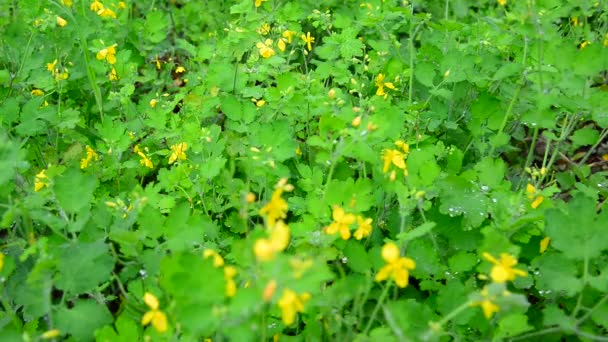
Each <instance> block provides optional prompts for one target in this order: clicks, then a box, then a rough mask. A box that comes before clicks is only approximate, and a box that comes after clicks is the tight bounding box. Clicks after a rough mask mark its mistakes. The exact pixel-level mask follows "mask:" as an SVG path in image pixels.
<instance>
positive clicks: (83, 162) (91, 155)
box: [80, 145, 99, 169]
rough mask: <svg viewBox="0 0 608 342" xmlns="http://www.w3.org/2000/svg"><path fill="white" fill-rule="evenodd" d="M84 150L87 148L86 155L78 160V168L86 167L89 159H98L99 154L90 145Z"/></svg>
mask: <svg viewBox="0 0 608 342" xmlns="http://www.w3.org/2000/svg"><path fill="white" fill-rule="evenodd" d="M86 150H87V155H86V157H84V158H82V159H81V160H80V168H81V169H86V168H87V167H88V166H89V163H90V162H91V160H98V159H99V155H97V152H95V151H94V150H93V149H92V148H91V146H89V145H87V147H86Z"/></svg>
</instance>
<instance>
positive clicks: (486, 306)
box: [471, 287, 500, 319]
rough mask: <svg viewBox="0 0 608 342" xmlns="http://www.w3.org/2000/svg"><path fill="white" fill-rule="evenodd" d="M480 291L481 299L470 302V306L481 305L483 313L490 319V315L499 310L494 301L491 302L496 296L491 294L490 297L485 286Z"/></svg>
mask: <svg viewBox="0 0 608 342" xmlns="http://www.w3.org/2000/svg"><path fill="white" fill-rule="evenodd" d="M480 293H481V296H482V297H483V299H482V300H480V301H476V302H472V303H471V306H481V310H482V311H483V315H484V316H485V317H486V318H487V319H490V318H491V317H492V315H494V313H496V312H498V310H500V307H499V306H498V305H496V304H494V302H492V301H493V300H495V299H496V298H495V297H494V296H492V297H490V296H489V294H488V288H487V287H484V288H483V289H482V290H481V292H480Z"/></svg>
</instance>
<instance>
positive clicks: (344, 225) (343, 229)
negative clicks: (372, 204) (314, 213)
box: [325, 205, 372, 240]
mask: <svg viewBox="0 0 608 342" xmlns="http://www.w3.org/2000/svg"><path fill="white" fill-rule="evenodd" d="M332 218H333V222H332V223H330V224H329V226H327V227H325V233H327V234H329V235H334V234H336V233H340V237H341V238H342V239H343V240H348V239H349V238H350V236H351V232H350V226H351V225H352V224H353V223H355V220H356V221H357V230H355V233H354V236H355V239H357V240H361V239H363V238H364V237H366V236H369V235H370V234H371V232H372V219H371V218H365V217H363V216H360V215H357V216H355V215H353V214H349V213H346V212H345V211H344V209H342V208H341V207H339V206H337V205H334V206H333V211H332Z"/></svg>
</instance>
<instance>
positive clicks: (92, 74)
mask: <svg viewBox="0 0 608 342" xmlns="http://www.w3.org/2000/svg"><path fill="white" fill-rule="evenodd" d="M80 5H81V6H80V12H81V15H82V17H83V18H85V17H86V9H85V8H84V1H81V2H80ZM72 18H73V20H74V21H76V18H75V17H73V16H72ZM79 32H80V48H81V50H82V57H83V58H84V65H85V68H86V69H87V77H88V79H89V83H90V84H91V88H92V89H93V94H94V96H95V102H96V103H97V110H98V111H99V118H100V120H101V122H103V119H104V114H103V101H102V98H101V90H100V89H99V87H98V86H97V83H96V82H95V72H94V71H93V69H92V68H91V63H90V60H89V46H88V44H87V37H86V36H85V35H84V30H79Z"/></svg>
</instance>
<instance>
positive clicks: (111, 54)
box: [96, 44, 118, 64]
mask: <svg viewBox="0 0 608 342" xmlns="http://www.w3.org/2000/svg"><path fill="white" fill-rule="evenodd" d="M116 46H118V44H113V45H111V46H108V47H107V48H104V49H101V50H99V52H98V53H97V56H96V57H97V59H98V60H100V61H101V60H104V59H105V60H106V61H108V63H110V64H116Z"/></svg>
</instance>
